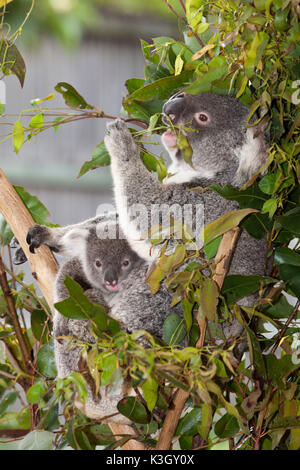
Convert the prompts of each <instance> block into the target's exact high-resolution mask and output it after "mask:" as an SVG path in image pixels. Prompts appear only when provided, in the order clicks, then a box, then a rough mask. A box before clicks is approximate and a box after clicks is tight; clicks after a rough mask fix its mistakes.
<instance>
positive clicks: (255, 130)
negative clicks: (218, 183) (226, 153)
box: [233, 118, 269, 186]
mask: <svg viewBox="0 0 300 470" xmlns="http://www.w3.org/2000/svg"><path fill="white" fill-rule="evenodd" d="M268 122H269V121H268V119H265V118H264V119H262V120H261V121H260V122H259V123H258V124H257V125H255V126H251V127H248V128H247V130H246V132H245V140H244V143H243V145H242V146H241V147H240V150H239V152H238V158H239V167H238V169H237V172H236V174H235V177H234V180H233V183H234V184H236V185H237V186H241V185H243V184H244V183H246V182H247V181H248V180H249V179H250V178H251V176H253V175H254V174H255V173H256V172H257V171H258V170H259V169H260V168H261V167H262V166H263V165H264V164H265V163H266V160H267V157H268V138H267V135H266V128H267V126H268Z"/></svg>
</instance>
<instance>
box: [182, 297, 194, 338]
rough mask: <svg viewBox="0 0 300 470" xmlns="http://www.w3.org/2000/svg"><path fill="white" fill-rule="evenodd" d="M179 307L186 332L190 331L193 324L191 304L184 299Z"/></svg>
mask: <svg viewBox="0 0 300 470" xmlns="http://www.w3.org/2000/svg"><path fill="white" fill-rule="evenodd" d="M181 306H182V310H183V315H184V319H185V323H186V327H187V330H188V331H190V329H191V328H192V324H193V304H192V303H190V302H188V301H187V300H186V299H182V300H181Z"/></svg>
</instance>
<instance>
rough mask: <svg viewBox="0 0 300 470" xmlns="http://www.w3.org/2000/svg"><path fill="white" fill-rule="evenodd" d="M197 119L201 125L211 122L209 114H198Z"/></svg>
mask: <svg viewBox="0 0 300 470" xmlns="http://www.w3.org/2000/svg"><path fill="white" fill-rule="evenodd" d="M195 119H196V121H198V122H199V123H200V124H206V123H207V122H209V120H210V119H209V116H208V114H206V113H197V114H195Z"/></svg>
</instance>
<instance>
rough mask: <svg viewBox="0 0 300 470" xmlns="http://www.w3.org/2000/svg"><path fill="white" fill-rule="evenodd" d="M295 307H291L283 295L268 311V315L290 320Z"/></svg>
mask: <svg viewBox="0 0 300 470" xmlns="http://www.w3.org/2000/svg"><path fill="white" fill-rule="evenodd" d="M293 310H294V307H293V306H292V305H290V304H289V303H288V301H287V299H286V297H285V296H284V295H281V296H280V297H279V299H278V300H277V302H276V303H274V305H272V306H271V307H268V308H267V309H266V313H267V314H268V315H270V316H271V317H272V318H278V319H280V318H288V317H289V316H290V315H291V313H292V312H293Z"/></svg>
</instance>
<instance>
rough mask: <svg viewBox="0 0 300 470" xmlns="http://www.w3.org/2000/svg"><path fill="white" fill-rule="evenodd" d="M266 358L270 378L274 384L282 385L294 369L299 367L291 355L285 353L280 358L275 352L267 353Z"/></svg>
mask: <svg viewBox="0 0 300 470" xmlns="http://www.w3.org/2000/svg"><path fill="white" fill-rule="evenodd" d="M264 359H265V363H266V368H267V372H268V378H269V380H272V382H273V384H274V385H279V386H281V385H282V384H283V381H285V380H286V378H287V377H288V376H289V375H290V374H291V373H292V372H293V371H295V370H297V369H299V364H298V363H294V362H293V358H292V356H291V355H285V356H283V357H281V358H279V359H278V358H277V357H275V356H274V355H273V354H267V355H265V356H264Z"/></svg>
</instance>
